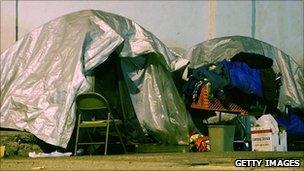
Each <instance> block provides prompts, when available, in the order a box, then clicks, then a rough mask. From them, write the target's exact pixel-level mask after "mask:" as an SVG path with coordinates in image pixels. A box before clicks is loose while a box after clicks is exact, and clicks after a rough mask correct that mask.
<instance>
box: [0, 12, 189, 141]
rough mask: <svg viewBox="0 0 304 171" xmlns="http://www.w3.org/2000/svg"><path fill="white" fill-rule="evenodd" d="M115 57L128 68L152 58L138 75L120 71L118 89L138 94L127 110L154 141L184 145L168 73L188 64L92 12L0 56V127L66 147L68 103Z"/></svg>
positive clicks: (125, 22)
mask: <svg viewBox="0 0 304 171" xmlns="http://www.w3.org/2000/svg"><path fill="white" fill-rule="evenodd" d="M115 50H116V51H119V57H120V58H121V59H133V60H134V61H135V63H140V62H141V60H142V58H141V57H140V56H145V55H146V54H154V55H153V56H150V57H149V58H147V59H152V60H153V61H155V62H154V63H153V64H151V65H150V64H149V65H147V66H145V67H143V68H141V69H138V68H137V69H134V68H128V67H129V65H126V66H124V65H125V64H124V63H123V62H122V63H121V65H122V68H124V71H125V72H127V73H124V78H125V81H126V82H127V84H126V85H127V86H135V88H136V89H138V90H139V91H137V92H135V93H134V92H132V94H131V93H130V97H131V99H132V104H133V107H134V110H135V111H136V115H137V117H138V118H140V119H139V120H140V123H141V124H142V125H141V126H142V128H143V129H147V130H149V131H150V132H152V133H154V135H155V136H157V137H158V139H162V140H163V141H165V142H171V143H174V142H175V143H179V141H180V140H184V141H185V140H186V139H187V136H188V132H189V128H190V127H193V125H192V122H191V119H190V117H189V115H188V113H187V112H186V110H185V107H184V106H183V105H182V104H181V98H180V97H179V96H178V95H177V94H176V88H175V86H174V85H173V83H172V79H171V77H169V71H175V70H177V69H179V68H181V67H183V66H185V65H186V64H187V63H188V61H187V60H185V59H183V58H180V57H177V56H176V55H174V53H173V52H172V51H170V49H168V48H167V47H166V46H165V45H164V44H163V43H162V42H160V41H159V40H158V39H157V38H156V37H155V36H154V35H153V34H151V33H150V32H148V31H146V30H145V29H143V28H142V27H141V26H139V25H138V24H136V23H134V22H132V21H131V20H129V19H126V18H124V17H121V16H118V15H114V14H110V13H106V12H102V11H96V10H84V11H80V12H75V13H71V14H68V15H65V16H63V17H60V18H57V19H55V20H53V21H50V22H48V23H47V24H45V25H43V26H41V27H39V28H37V29H35V30H33V31H32V32H30V33H29V34H27V35H26V36H24V37H23V38H22V39H20V40H19V41H18V42H16V43H15V44H14V45H13V46H11V47H10V48H8V49H7V50H6V51H4V52H3V53H2V54H1V96H0V100H1V120H0V121H1V122H0V123H1V127H4V128H12V129H17V130H26V131H29V132H31V133H33V134H34V135H35V136H36V137H38V138H40V139H41V140H43V141H45V142H47V143H49V144H53V145H56V146H61V147H66V146H67V144H68V142H69V139H70V137H71V135H72V131H73V128H74V125H75V120H76V114H75V97H76V96H77V94H79V93H82V92H84V91H90V90H91V89H92V87H93V84H92V81H90V80H91V79H90V78H91V77H90V76H89V75H90V74H92V70H93V69H94V68H96V67H97V66H98V65H100V64H102V63H103V62H104V61H106V60H107V58H108V57H109V56H110V54H111V53H113V51H115ZM144 60H145V59H144ZM158 68H161V69H158ZM133 69H134V70H133ZM128 81H129V82H128ZM166 81H168V83H166ZM165 86H168V87H165ZM132 88H134V87H128V90H129V91H131V90H132ZM154 93H157V94H154ZM167 96H169V97H167ZM140 98H144V100H143V99H140ZM159 100H161V101H159ZM167 100H168V101H167ZM175 102H177V103H175ZM151 122H152V124H150V123H151ZM144 123H148V124H147V125H145V124H144ZM173 128H174V129H173ZM186 128H188V129H186ZM163 132H165V134H162V133H163ZM168 135H170V136H168ZM166 136H168V137H166Z"/></svg>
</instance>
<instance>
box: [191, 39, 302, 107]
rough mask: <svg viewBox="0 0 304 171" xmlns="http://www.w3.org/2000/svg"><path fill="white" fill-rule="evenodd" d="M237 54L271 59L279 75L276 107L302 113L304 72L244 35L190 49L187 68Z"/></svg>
mask: <svg viewBox="0 0 304 171" xmlns="http://www.w3.org/2000/svg"><path fill="white" fill-rule="evenodd" d="M240 52H246V53H254V54H260V55H264V56H266V57H268V58H271V59H272V60H273V66H272V68H273V70H274V71H275V72H276V73H279V72H280V73H281V74H282V86H281V88H280V96H279V102H278V106H277V107H278V108H279V109H280V110H281V111H283V110H284V109H285V106H286V105H288V106H291V107H293V108H298V109H301V110H304V87H303V85H304V70H303V67H301V66H300V64H297V63H296V62H295V60H294V59H293V57H291V56H289V55H287V54H286V53H284V52H283V51H281V50H280V49H278V48H276V47H274V46H272V45H270V44H268V43H265V42H262V41H260V40H257V39H254V38H250V37H244V36H228V37H220V38H215V39H212V40H207V41H205V42H202V43H199V44H197V45H195V46H193V47H192V48H191V49H190V50H189V51H188V52H187V55H186V59H188V60H189V61H190V64H189V66H188V67H189V68H192V69H196V68H198V67H200V66H202V65H204V64H208V63H215V62H218V61H222V60H224V59H230V58H232V57H234V56H235V55H237V54H238V53H240Z"/></svg>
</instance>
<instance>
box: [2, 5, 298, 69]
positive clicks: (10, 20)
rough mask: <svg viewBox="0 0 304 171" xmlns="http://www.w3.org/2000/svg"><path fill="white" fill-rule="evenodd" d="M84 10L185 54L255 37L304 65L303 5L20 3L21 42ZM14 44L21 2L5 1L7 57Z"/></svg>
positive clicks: (3, 10)
mask: <svg viewBox="0 0 304 171" xmlns="http://www.w3.org/2000/svg"><path fill="white" fill-rule="evenodd" d="M253 7H255V15H254V16H253V15H252V14H254V11H253V9H254V8H253ZM83 9H98V10H104V11H108V12H112V13H116V14H119V15H122V16H125V17H128V18H130V19H132V20H133V21H135V22H137V23H138V24H140V25H141V26H143V27H144V28H145V29H147V30H149V31H151V32H152V33H153V34H155V35H156V36H157V37H158V38H159V39H160V40H162V41H163V42H164V43H165V44H167V45H168V46H170V47H180V48H183V49H186V48H189V47H191V46H193V45H195V44H197V43H200V42H202V41H205V40H208V39H210V38H214V37H221V36H229V35H243V36H249V37H250V36H252V35H253V36H254V37H255V38H257V39H259V40H262V41H265V42H267V43H270V44H272V45H274V46H277V47H278V48H280V49H282V50H283V51H284V52H286V53H287V54H289V55H291V56H293V57H295V58H296V60H297V62H298V63H300V64H301V65H302V66H303V65H304V64H303V1H20V0H19V10H18V11H19V22H18V23H19V38H20V37H22V36H24V35H25V34H26V33H28V32H30V31H31V30H33V29H34V28H36V27H38V26H40V25H43V24H44V23H46V22H48V21H50V20H52V19H55V18H57V17H59V16H61V15H64V14H67V13H70V12H74V11H79V10H83ZM254 20H255V22H253V21H254ZM253 26H254V27H253ZM253 29H255V32H254V34H253ZM14 40H15V1H1V52H3V51H4V50H5V49H6V48H7V47H9V46H10V45H11V44H12V43H13V42H14Z"/></svg>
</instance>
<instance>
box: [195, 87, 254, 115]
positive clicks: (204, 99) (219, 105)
mask: <svg viewBox="0 0 304 171" xmlns="http://www.w3.org/2000/svg"><path fill="white" fill-rule="evenodd" d="M191 108H194V109H203V110H213V111H219V112H228V113H240V114H242V115H244V114H248V111H247V110H246V109H244V108H243V107H241V106H239V105H238V104H235V103H233V102H231V100H230V99H229V97H227V99H226V100H225V101H223V100H220V99H218V98H214V99H212V100H209V98H208V90H207V86H206V85H203V86H202V88H201V92H200V96H199V99H198V101H197V102H196V103H195V102H193V103H192V104H191Z"/></svg>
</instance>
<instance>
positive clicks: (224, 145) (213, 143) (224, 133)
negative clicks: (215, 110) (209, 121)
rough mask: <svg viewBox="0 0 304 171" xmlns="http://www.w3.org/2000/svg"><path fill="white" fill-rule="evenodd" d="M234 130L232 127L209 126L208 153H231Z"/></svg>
mask: <svg viewBox="0 0 304 171" xmlns="http://www.w3.org/2000/svg"><path fill="white" fill-rule="evenodd" d="M234 130H235V126H234V125H209V126H208V131H209V143H210V151H211V152H221V151H233V140H234Z"/></svg>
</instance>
